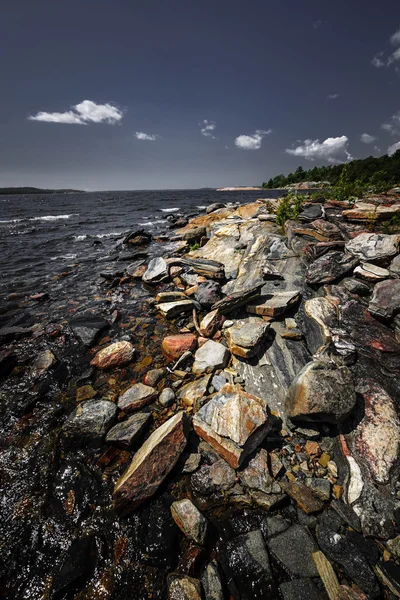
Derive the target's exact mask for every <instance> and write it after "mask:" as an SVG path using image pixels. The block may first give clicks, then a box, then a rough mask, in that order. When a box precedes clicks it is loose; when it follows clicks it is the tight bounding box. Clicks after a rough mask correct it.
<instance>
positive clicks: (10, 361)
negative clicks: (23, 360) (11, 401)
mask: <svg viewBox="0 0 400 600" xmlns="http://www.w3.org/2000/svg"><path fill="white" fill-rule="evenodd" d="M17 364H18V359H17V357H16V355H15V354H13V352H12V351H10V350H0V379H4V378H5V377H8V376H9V374H10V373H11V372H12V370H13V369H14V367H16V366H17Z"/></svg>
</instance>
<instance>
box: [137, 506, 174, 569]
mask: <svg viewBox="0 0 400 600" xmlns="http://www.w3.org/2000/svg"><path fill="white" fill-rule="evenodd" d="M170 506H171V498H170V497H169V496H168V495H167V494H163V495H162V496H160V497H158V498H156V499H155V500H153V501H152V502H149V503H147V504H145V505H144V506H143V508H141V509H140V511H139V513H138V519H139V523H140V529H139V531H138V540H137V541H138V543H139V544H140V552H141V555H142V561H143V562H144V563H145V564H146V565H150V566H152V567H157V568H161V569H165V568H166V569H168V570H169V571H170V570H172V569H174V568H176V566H177V563H178V559H179V529H178V527H177V526H176V524H175V522H174V520H173V518H172V516H171V510H170Z"/></svg>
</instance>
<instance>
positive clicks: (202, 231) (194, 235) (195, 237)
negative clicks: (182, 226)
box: [179, 226, 207, 243]
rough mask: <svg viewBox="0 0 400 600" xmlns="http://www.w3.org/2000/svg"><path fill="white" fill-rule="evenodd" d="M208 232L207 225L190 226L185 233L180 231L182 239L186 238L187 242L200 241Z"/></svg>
mask: <svg viewBox="0 0 400 600" xmlns="http://www.w3.org/2000/svg"><path fill="white" fill-rule="evenodd" d="M206 234H207V229H206V227H196V226H193V227H190V228H189V229H187V231H186V232H185V233H180V234H179V235H180V237H181V239H182V240H185V241H186V242H190V243H193V242H197V241H199V240H200V239H201V238H202V237H205V236H206Z"/></svg>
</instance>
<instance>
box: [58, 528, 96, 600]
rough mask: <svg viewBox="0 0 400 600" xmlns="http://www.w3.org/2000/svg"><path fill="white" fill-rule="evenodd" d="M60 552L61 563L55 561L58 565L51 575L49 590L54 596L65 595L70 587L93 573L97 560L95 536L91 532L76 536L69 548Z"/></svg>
mask: <svg viewBox="0 0 400 600" xmlns="http://www.w3.org/2000/svg"><path fill="white" fill-rule="evenodd" d="M60 554H61V557H60V558H61V563H60V562H59V561H57V562H59V565H58V566H56V568H55V571H54V572H53V574H52V576H51V579H52V581H53V584H52V590H51V591H52V595H53V597H55V598H60V597H63V596H64V597H65V595H67V594H68V591H69V590H70V589H71V588H73V587H75V586H78V585H79V584H80V583H81V582H82V581H85V580H87V579H89V578H90V577H91V576H92V575H93V572H94V570H95V568H96V564H97V561H98V550H97V544H96V538H95V536H94V535H93V534H89V535H86V536H84V537H81V538H76V539H74V540H73V541H72V543H71V544H70V546H69V548H68V549H67V550H66V551H64V552H60ZM56 564H57V563H56Z"/></svg>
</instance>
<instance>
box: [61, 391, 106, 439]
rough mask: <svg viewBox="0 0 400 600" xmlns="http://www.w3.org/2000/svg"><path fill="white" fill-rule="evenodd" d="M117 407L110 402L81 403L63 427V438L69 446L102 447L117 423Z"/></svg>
mask: <svg viewBox="0 0 400 600" xmlns="http://www.w3.org/2000/svg"><path fill="white" fill-rule="evenodd" d="M116 414H117V407H116V406H115V404H113V402H109V401H108V400H88V401H87V402H81V403H80V404H79V406H78V407H77V408H76V409H75V410H74V411H73V412H72V413H71V414H70V416H69V417H68V419H67V420H66V421H65V423H64V425H63V427H62V438H63V440H64V442H65V443H66V444H67V445H68V446H72V447H82V446H94V447H98V446H101V445H102V443H103V441H104V438H105V436H106V434H107V432H108V430H109V429H110V427H111V426H112V424H113V422H114V421H115V418H116Z"/></svg>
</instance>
